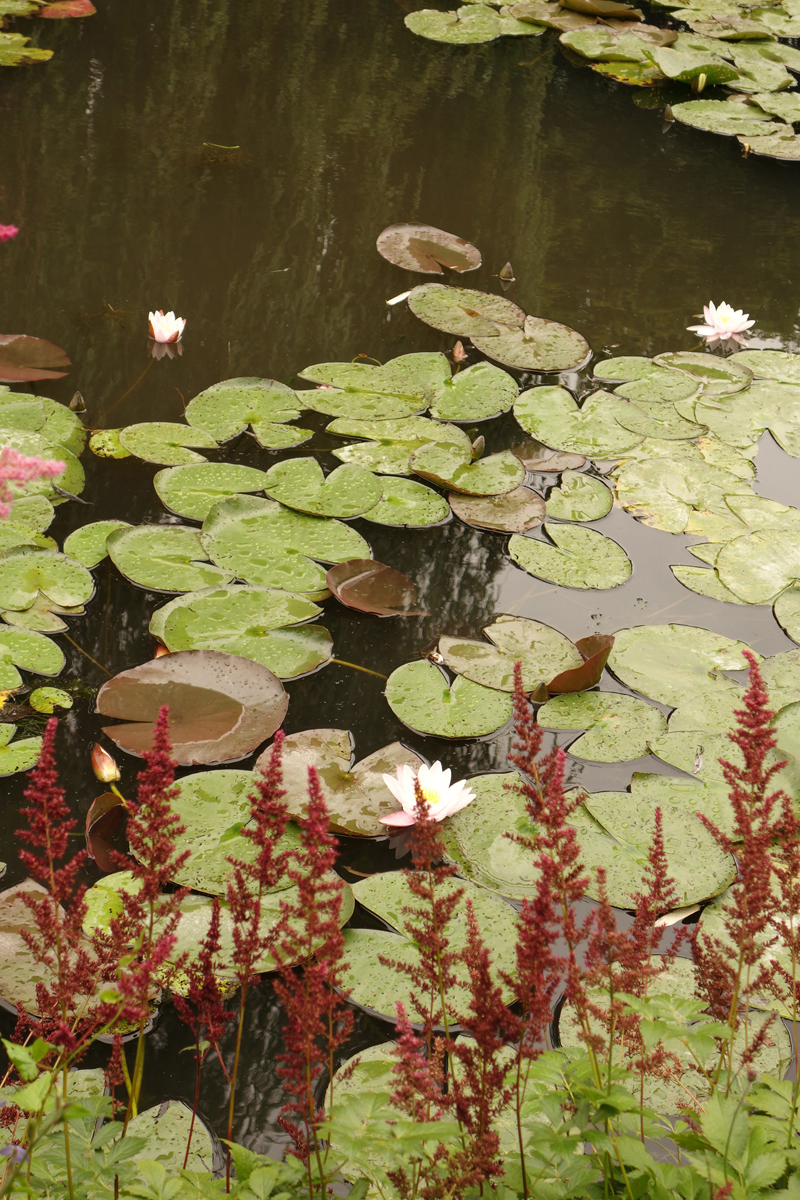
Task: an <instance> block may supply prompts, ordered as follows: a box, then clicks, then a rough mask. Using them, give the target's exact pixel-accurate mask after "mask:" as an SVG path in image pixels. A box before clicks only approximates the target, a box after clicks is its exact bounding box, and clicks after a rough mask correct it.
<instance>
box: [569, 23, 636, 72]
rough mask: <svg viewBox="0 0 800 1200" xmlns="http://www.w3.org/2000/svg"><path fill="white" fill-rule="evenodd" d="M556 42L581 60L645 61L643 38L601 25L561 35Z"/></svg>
mask: <svg viewBox="0 0 800 1200" xmlns="http://www.w3.org/2000/svg"><path fill="white" fill-rule="evenodd" d="M594 15H598V14H594ZM558 40H559V41H560V42H561V44H562V45H563V46H568V47H569V48H570V50H574V51H575V53H576V54H580V55H581V57H583V58H588V59H595V60H598V59H599V60H606V61H613V62H645V61H647V56H646V54H645V45H646V44H647V43H646V41H645V39H644V38H640V37H637V36H636V34H635V33H634V32H627V31H625V32H620V33H617V31H616V30H613V29H608V28H605V27H603V26H601V25H590V26H588V27H587V28H585V29H575V30H571V31H569V32H567V33H562V35H561V37H560V38H559V39H558ZM651 44H652V43H651Z"/></svg>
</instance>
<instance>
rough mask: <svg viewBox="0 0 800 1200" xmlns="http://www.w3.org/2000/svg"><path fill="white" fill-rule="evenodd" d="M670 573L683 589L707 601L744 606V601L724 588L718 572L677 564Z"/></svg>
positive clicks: (671, 568)
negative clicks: (719, 601)
mask: <svg viewBox="0 0 800 1200" xmlns="http://www.w3.org/2000/svg"><path fill="white" fill-rule="evenodd" d="M670 571H672V574H673V575H674V576H675V578H676V579H677V580H678V582H679V583H682V584H683V586H684V587H687V588H689V589H690V590H691V591H693V592H697V594H698V595H699V596H708V598H709V600H721V601H723V602H724V603H727V604H745V603H746V601H745V600H740V599H739V597H738V596H737V595H736V594H735V593H734V592H732V591H731V590H730V588H728V587H726V586H725V584H724V583H723V582H722V580H721V579H720V577H719V572H718V571H708V570H706V568H705V567H689V566H684V565H683V564H682V563H678V564H677V565H676V566H671V567H670Z"/></svg>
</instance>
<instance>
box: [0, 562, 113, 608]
mask: <svg viewBox="0 0 800 1200" xmlns="http://www.w3.org/2000/svg"><path fill="white" fill-rule="evenodd" d="M40 594H41V595H43V596H46V597H47V598H48V600H51V601H52V602H53V603H54V604H63V605H66V606H67V607H74V606H75V605H79V604H83V603H84V602H85V601H86V600H88V599H89V598H90V597H91V596H92V595H94V580H93V579H92V577H91V575H90V574H89V572H88V571H87V570H86V568H85V567H82V566H81V565H80V563H77V562H75V560H74V559H72V558H70V557H69V556H68V555H66V554H49V553H46V552H45V553H30V552H25V551H23V552H22V553H19V554H13V555H11V556H9V557H7V558H3V559H0V608H4V609H13V610H15V611H17V612H22V611H23V610H24V609H27V608H30V606H31V605H32V604H33V603H34V601H35V600H36V599H37V597H38V596H39V595H40Z"/></svg>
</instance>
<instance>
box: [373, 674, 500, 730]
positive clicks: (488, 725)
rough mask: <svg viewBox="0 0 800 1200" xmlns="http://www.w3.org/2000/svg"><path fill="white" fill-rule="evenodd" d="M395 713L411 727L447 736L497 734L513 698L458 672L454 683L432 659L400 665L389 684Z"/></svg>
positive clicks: (388, 689)
mask: <svg viewBox="0 0 800 1200" xmlns="http://www.w3.org/2000/svg"><path fill="white" fill-rule="evenodd" d="M386 699H387V700H388V702H389V707H390V708H391V710H392V712H393V713H394V715H395V716H396V717H397V718H398V720H400V721H402V722H403V724H404V725H408V726H409V728H410V729H416V730H418V731H419V732H420V733H428V734H431V735H433V736H435V737H444V738H473V737H483V736H485V735H486V734H488V733H495V732H496V731H497V730H498V729H500V728H501V727H502V726H503V725H505V723H506V722H507V721H508V719H509V718H510V716H511V708H512V705H511V697H510V696H509V695H506V694H505V693H503V692H496V691H494V690H493V689H491V688H486V687H481V686H480V684H477V683H473V682H472V680H471V679H466V678H465V677H464V676H462V675H459V676H458V678H457V679H455V680H454V682H453V684H452V685H449V684H448V681H447V677H446V675H445V674H444V673H443V672H442V671H440V670H439V669H438V667H435V666H434V665H433V663H431V662H422V661H421V662H410V663H404V664H403V666H402V667H398V668H397V669H396V670H395V671H392V674H391V675H390V676H389V680H388V682H387V684H386Z"/></svg>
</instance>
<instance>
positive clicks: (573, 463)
mask: <svg viewBox="0 0 800 1200" xmlns="http://www.w3.org/2000/svg"><path fill="white" fill-rule="evenodd" d="M511 453H512V454H513V455H514V457H515V458H518V459H519V461H520V462H521V463H522V465H523V466H524V467H525V469H526V470H528V471H579V470H580V468H581V467H584V466H585V465H586V459H585V458H584V456H583V455H582V454H569V453H567V451H565V450H551V449H550V447H549V446H545V445H543V443H542V442H537V441H536V440H535V439H534V438H529V439H527V440H526V441H524V442H521V443H520V444H519V445H518V446H512V447H511Z"/></svg>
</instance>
